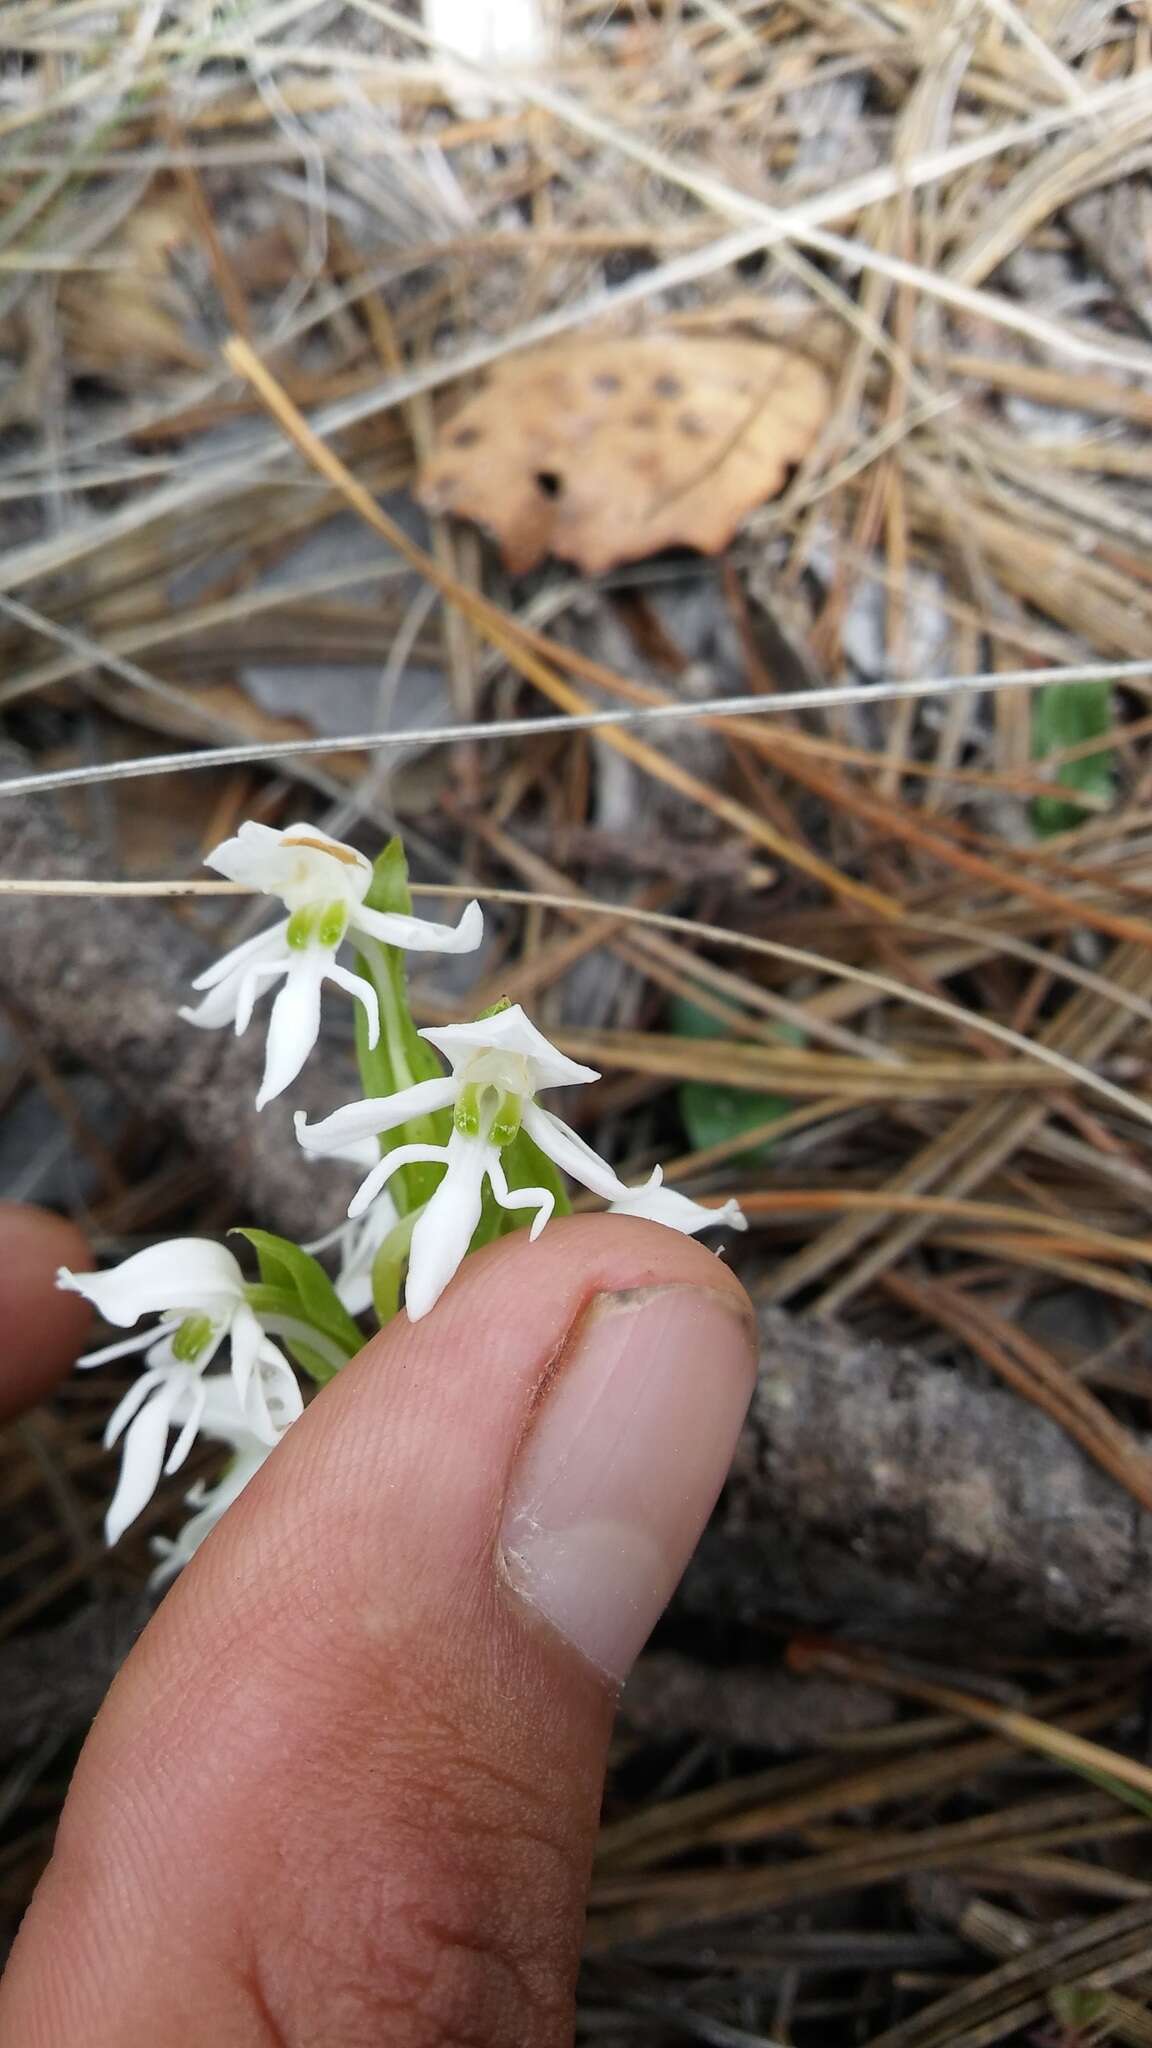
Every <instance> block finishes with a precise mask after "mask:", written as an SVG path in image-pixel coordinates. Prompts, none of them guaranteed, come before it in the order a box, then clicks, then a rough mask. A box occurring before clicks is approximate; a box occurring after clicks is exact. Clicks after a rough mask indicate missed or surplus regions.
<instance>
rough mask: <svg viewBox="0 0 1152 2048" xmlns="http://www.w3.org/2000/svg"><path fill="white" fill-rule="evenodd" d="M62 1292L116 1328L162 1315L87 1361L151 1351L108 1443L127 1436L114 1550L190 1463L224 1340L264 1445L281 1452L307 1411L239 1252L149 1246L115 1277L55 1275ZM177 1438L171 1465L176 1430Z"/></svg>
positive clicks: (202, 1242)
mask: <svg viewBox="0 0 1152 2048" xmlns="http://www.w3.org/2000/svg"><path fill="white" fill-rule="evenodd" d="M56 1284H57V1286H58V1287H62V1288H64V1289H65V1290H66V1291H67V1292H69V1293H72V1294H82V1295H83V1296H84V1298H85V1300H86V1301H90V1302H91V1303H92V1304H93V1306H94V1307H95V1308H97V1309H98V1310H99V1311H100V1314H101V1315H102V1316H103V1317H104V1318H105V1320H106V1321H107V1322H110V1323H119V1324H120V1325H121V1326H122V1327H123V1328H128V1327H129V1326H130V1325H131V1324H132V1323H135V1322H137V1321H138V1320H139V1318H140V1317H141V1316H145V1315H156V1314H159V1316H160V1321H159V1322H158V1323H154V1324H153V1325H152V1326H151V1328H149V1329H147V1330H142V1331H137V1332H136V1333H135V1334H134V1335H133V1336H131V1337H127V1338H124V1339H122V1340H120V1341H119V1342H117V1343H115V1344H106V1345H104V1346H103V1347H102V1348H101V1349H100V1350H98V1351H89V1352H87V1353H86V1354H85V1356H84V1357H83V1358H81V1359H80V1360H79V1363H80V1364H81V1365H82V1366H91V1365H103V1364H105V1363H106V1361H107V1360H109V1359H111V1358H125V1357H127V1356H128V1355H129V1354H130V1353H131V1352H134V1351H143V1352H144V1353H145V1358H144V1364H145V1368H146V1370H145V1371H144V1372H143V1373H142V1375H141V1377H140V1378H139V1379H138V1380H137V1381H136V1383H135V1385H134V1386H132V1387H130V1388H129V1390H128V1392H127V1393H126V1394H125V1396H124V1398H123V1400H122V1401H121V1402H119V1403H118V1405H117V1407H116V1408H115V1409H114V1410H113V1412H112V1415H111V1417H110V1418H109V1422H108V1427H107V1429H106V1430H105V1432H104V1442H105V1444H106V1445H107V1446H109V1447H111V1445H112V1444H114V1443H116V1442H117V1441H118V1439H119V1438H120V1437H121V1435H123V1436H124V1454H123V1458H122V1460H121V1465H120V1478H119V1481H118V1483H117V1487H116V1492H115V1494H114V1496H113V1500H112V1505H111V1507H110V1508H109V1510H108V1515H107V1521H106V1525H105V1526H106V1533H107V1537H108V1541H109V1543H115V1542H117V1541H118V1540H119V1538H120V1537H121V1536H122V1535H123V1534H124V1531H125V1529H127V1528H128V1526H129V1524H130V1523H132V1522H134V1521H135V1520H136V1517H137V1515H138V1514H140V1512H141V1510H142V1509H143V1508H144V1507H146V1506H147V1504H148V1502H149V1501H150V1500H151V1498H152V1495H153V1493H154V1492H155V1491H156V1487H157V1485H158V1483H159V1479H160V1473H161V1470H163V1471H165V1472H176V1471H178V1470H179V1468H180V1466H181V1465H182V1464H183V1463H184V1460H185V1459H186V1458H187V1456H188V1453H189V1451H190V1450H191V1448H192V1444H193V1441H194V1439H195V1436H196V1433H197V1431H198V1429H199V1428H200V1424H201V1419H202V1417H203V1415H204V1413H205V1407H206V1402H207V1394H206V1392H205V1388H206V1385H207V1382H206V1381H205V1379H204V1373H205V1371H206V1369H207V1367H208V1366H209V1365H210V1364H211V1362H212V1359H213V1358H214V1357H215V1355H216V1353H217V1351H218V1350H219V1348H220V1346H221V1344H222V1343H223V1342H224V1339H225V1338H226V1337H227V1338H228V1339H229V1342H230V1346H231V1353H232V1371H231V1382H232V1385H233V1387H234V1389H235V1394H236V1402H237V1407H238V1410H239V1412H240V1413H241V1414H242V1415H243V1416H244V1417H245V1421H246V1424H247V1427H248V1428H249V1429H250V1430H251V1432H252V1434H253V1435H254V1436H256V1437H258V1438H259V1439H260V1440H261V1441H262V1442H263V1443H265V1444H268V1445H271V1444H274V1443H275V1442H276V1441H277V1439H278V1437H279V1436H280V1434H281V1432H282V1431H283V1430H284V1429H285V1428H286V1427H287V1424H288V1423H289V1422H291V1421H294V1420H295V1418H296V1416H297V1415H299V1414H300V1412H301V1409H302V1407H303V1402H302V1400H301V1396H300V1388H299V1386H298V1384H297V1381H296V1375H295V1373H294V1372H293V1371H292V1368H291V1366H290V1365H289V1363H288V1360H287V1359H286V1358H285V1356H284V1354H283V1352H282V1351H280V1350H279V1349H278V1348H277V1346H276V1345H275V1344H273V1343H272V1342H271V1340H270V1339H269V1337H268V1336H267V1335H266V1333H265V1331H264V1329H263V1327H262V1325H261V1323H260V1322H259V1321H258V1319H257V1317H256V1315H255V1314H254V1313H253V1311H252V1309H251V1308H250V1307H249V1305H248V1302H247V1299H246V1297H245V1292H244V1276H243V1274H242V1272H241V1270H240V1267H239V1266H238V1264H237V1263H236V1260H235V1259H234V1258H233V1256H232V1254H231V1252H230V1251H227V1250H226V1249H225V1247H224V1246H223V1245H219V1244H213V1243H212V1242H211V1241H210V1240H208V1239H206V1238H199V1237H180V1238H174V1239H172V1240H171V1241H170V1242H169V1243H167V1244H157V1245H151V1246H149V1248H148V1250H147V1251H143V1252H137V1253H136V1254H135V1256H134V1257H133V1258H130V1259H125V1260H124V1262H123V1264H122V1265H119V1266H114V1267H113V1268H112V1270H111V1271H110V1272H107V1273H71V1272H69V1270H68V1268H67V1267H66V1266H62V1267H61V1268H60V1271H59V1273H58V1274H57V1276H56ZM173 1428H175V1429H178V1431H179V1434H178V1436H177V1438H176V1442H175V1444H174V1445H173V1448H172V1450H171V1452H170V1454H169V1455H168V1457H167V1459H165V1455H164V1452H165V1446H166V1444H167V1441H168V1431H169V1430H170V1429H173Z"/></svg>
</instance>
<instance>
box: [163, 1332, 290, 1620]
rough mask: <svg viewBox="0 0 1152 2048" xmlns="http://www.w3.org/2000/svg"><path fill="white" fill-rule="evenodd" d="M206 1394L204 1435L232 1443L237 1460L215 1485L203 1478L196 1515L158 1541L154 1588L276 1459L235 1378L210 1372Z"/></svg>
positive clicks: (192, 1496)
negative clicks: (252, 1420) (175, 1533)
mask: <svg viewBox="0 0 1152 2048" xmlns="http://www.w3.org/2000/svg"><path fill="white" fill-rule="evenodd" d="M202 1390H203V1408H202V1411H201V1415H200V1423H199V1434H200V1435H201V1436H206V1437H210V1438H211V1439H212V1440H213V1441H214V1442H218V1443H224V1444H228V1445H230V1446H231V1450H232V1457H231V1458H230V1460H229V1462H228V1464H227V1466H226V1467H225V1469H224V1472H223V1473H222V1474H221V1476H220V1478H219V1479H218V1480H217V1481H216V1484H215V1485H214V1486H208V1485H207V1484H206V1483H205V1481H204V1480H203V1479H198V1480H197V1481H196V1484H195V1486H193V1487H191V1488H190V1489H189V1491H188V1492H187V1493H186V1494H185V1496H184V1504H185V1506H186V1507H190V1508H193V1509H194V1510H195V1513H194V1514H193V1515H192V1516H191V1517H190V1518H189V1520H188V1521H187V1522H185V1524H184V1527H183V1528H182V1529H181V1531H180V1534H179V1535H178V1536H176V1537H169V1536H154V1537H153V1538H152V1549H153V1552H154V1554H155V1555H156V1556H157V1557H158V1558H159V1560H160V1562H159V1564H158V1565H157V1566H156V1569H155V1571H154V1572H153V1573H152V1577H151V1580H150V1584H151V1585H153V1586H162V1585H164V1584H165V1583H166V1581H167V1580H168V1579H170V1578H173V1577H174V1576H175V1574H176V1573H177V1572H178V1571H182V1570H183V1568H184V1566H185V1565H186V1564H187V1563H188V1562H189V1560H190V1558H192V1557H193V1556H194V1555H195V1553H196V1551H198V1550H199V1548H200V1545H201V1544H202V1543H203V1541H204V1538H205V1537H206V1536H208V1535H210V1534H211V1532H212V1530H213V1529H214V1528H215V1527H216V1524H217V1522H218V1521H219V1520H220V1518H221V1516H222V1515H223V1514H224V1512H225V1510H226V1509H227V1508H230V1507H231V1505H232V1503H233V1501H234V1500H237V1499H238V1498H239V1496H240V1495H241V1494H242V1493H243V1491H244V1488H245V1487H246V1486H247V1484H248V1481H249V1480H250V1479H254V1478H255V1476H256V1474H257V1472H258V1471H259V1470H260V1467H261V1465H263V1464H265V1463H266V1462H267V1460H268V1459H269V1458H270V1457H271V1456H272V1450H273V1446H272V1445H271V1444H268V1443H266V1442H265V1441H264V1439H263V1438H262V1437H258V1436H257V1435H256V1433H255V1431H254V1430H253V1429H252V1427H251V1425H250V1424H249V1422H248V1421H247V1419H246V1417H245V1415H244V1412H243V1410H242V1408H241V1406H240V1403H239V1401H238V1400H237V1398H236V1388H235V1386H234V1385H233V1382H232V1377H231V1374H229V1373H218V1372H214V1373H209V1374H208V1377H207V1378H206V1379H205V1380H204V1382H203V1389H202ZM293 1419H294V1418H293V1417H291V1416H290V1417H289V1418H288V1420H287V1421H285V1422H284V1423H283V1425H282V1427H281V1428H280V1429H279V1431H278V1434H279V1435H283V1432H284V1430H285V1429H287V1428H288V1425H289V1422H291V1421H292V1420H293Z"/></svg>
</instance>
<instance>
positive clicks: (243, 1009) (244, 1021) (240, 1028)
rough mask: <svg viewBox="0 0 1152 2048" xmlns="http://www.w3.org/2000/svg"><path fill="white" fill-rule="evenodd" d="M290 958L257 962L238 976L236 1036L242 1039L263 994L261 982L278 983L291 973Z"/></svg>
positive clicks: (284, 956)
mask: <svg viewBox="0 0 1152 2048" xmlns="http://www.w3.org/2000/svg"><path fill="white" fill-rule="evenodd" d="M292 966H293V960H292V956H291V955H290V954H288V953H285V954H284V955H283V956H282V957H281V958H279V959H276V960H258V961H257V963H256V965H255V967H249V968H246V969H245V971H244V973H243V974H242V975H241V976H240V980H239V983H238V985H237V989H236V1004H235V1008H236V1015H235V1019H234V1022H235V1025H236V1036H237V1038H243V1036H244V1033H245V1032H246V1031H247V1029H248V1026H249V1025H250V1023H251V1022H252V1012H253V1010H254V1009H255V1008H256V1004H257V1002H258V1001H259V999H260V996H261V995H262V993H263V990H262V989H261V986H260V984H261V982H273V981H278V980H279V978H280V976H281V975H282V974H290V973H291V972H292Z"/></svg>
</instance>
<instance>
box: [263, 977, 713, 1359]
mask: <svg viewBox="0 0 1152 2048" xmlns="http://www.w3.org/2000/svg"><path fill="white" fill-rule="evenodd" d="M420 1035H421V1037H422V1038H426V1039H428V1040H429V1042H430V1043H431V1044H432V1045H434V1046H435V1047H436V1048H437V1050H438V1051H439V1052H441V1053H442V1054H443V1055H444V1057H445V1059H446V1060H447V1061H448V1063H449V1066H450V1067H451V1069H452V1072H451V1074H450V1075H445V1077H444V1078H443V1079H442V1080H439V1081H418V1082H417V1083H416V1085H415V1086H414V1087H412V1088H403V1089H401V1090H400V1091H399V1092H398V1093H397V1094H395V1095H389V1096H382V1097H379V1098H376V1099H373V1100H370V1101H367V1102H353V1103H349V1104H348V1105H347V1107H346V1108H344V1109H338V1110H336V1111H335V1112H334V1114H333V1115H332V1116H329V1117H326V1118H325V1119H324V1121H323V1122H322V1123H318V1124H313V1125H309V1124H308V1123H307V1122H306V1121H305V1119H304V1117H303V1116H298V1117H297V1119H296V1135H297V1137H298V1138H299V1140H300V1143H301V1144H302V1145H303V1146H304V1147H305V1149H306V1150H308V1151H329V1150H331V1148H332V1147H333V1146H344V1145H349V1144H354V1143H356V1142H358V1141H361V1140H363V1139H364V1138H369V1137H379V1136H381V1135H382V1134H383V1133H384V1132H386V1131H394V1130H396V1129H398V1128H399V1126H400V1125H401V1124H405V1123H408V1122H409V1121H410V1120H411V1119H414V1118H418V1117H424V1116H429V1115H431V1114H433V1113H434V1112H435V1111H437V1110H441V1109H451V1111H452V1121H453V1129H452V1133H451V1136H450V1137H449V1140H448V1143H447V1145H399V1146H397V1147H396V1148H395V1149H394V1150H393V1151H391V1152H389V1153H387V1154H386V1155H385V1157H384V1158H383V1159H381V1160H380V1162H379V1163H378V1165H376V1166H374V1167H373V1169H372V1172H371V1173H370V1174H369V1175H368V1178H367V1179H366V1180H365V1181H364V1182H363V1184H362V1185H361V1187H360V1188H359V1189H358V1191H357V1193H356V1194H355V1196H354V1197H353V1199H352V1203H351V1205H350V1208H349V1211H348V1213H349V1215H350V1216H359V1215H362V1214H363V1213H364V1211H365V1210H366V1209H367V1208H368V1207H369V1204H370V1203H372V1202H373V1201H374V1200H375V1198H376V1197H377V1195H378V1194H379V1192H380V1190H381V1188H383V1187H384V1185H385V1183H386V1182H387V1180H388V1179H389V1177H390V1176H391V1175H392V1174H393V1173H395V1172H396V1171H397V1169H398V1168H399V1167H401V1166H406V1165H409V1164H411V1163H414V1162H415V1161H417V1160H425V1161H436V1162H439V1163H440V1164H442V1165H443V1166H445V1167H446V1168H447V1171H446V1173H445V1175H444V1178H443V1180H442V1181H441V1182H440V1185H439V1187H438V1188H437V1189H436V1191H435V1193H434V1194H433V1195H432V1197H431V1199H430V1200H429V1201H428V1203H427V1204H426V1205H425V1207H424V1209H423V1210H422V1212H421V1214H420V1216H419V1218H418V1220H417V1222H416V1224H415V1227H414V1229H413V1232H412V1247H411V1252H410V1256H409V1263H408V1280H407V1285H406V1287H405V1295H404V1299H405V1306H406V1308H407V1310H408V1314H409V1316H410V1318H411V1320H412V1321H413V1322H417V1321H418V1320H419V1319H420V1317H421V1316H425V1315H427V1313H428V1311H429V1309H430V1308H432V1307H433V1306H434V1305H435V1303H436V1302H437V1301H438V1300H439V1298H440V1296H441V1294H442V1293H443V1291H444V1289H445V1287H446V1286H447V1285H448V1282H449V1280H450V1279H451V1278H452V1275H453V1274H454V1273H455V1271H456V1268H457V1267H458V1265H459V1264H460V1261H461V1259H462V1258H463V1257H464V1255H465V1253H466V1252H467V1250H468V1246H469V1244H470V1243H471V1240H472V1235H473V1232H474V1231H475V1229H476V1226H477V1224H478V1223H479V1221H480V1212H481V1206H482V1201H483V1194H484V1184H485V1181H487V1184H488V1186H489V1187H490V1188H491V1190H492V1193H493V1195H494V1196H495V1198H496V1200H497V1202H498V1203H499V1204H500V1206H501V1207H502V1208H504V1209H531V1210H533V1211H534V1212H535V1214H534V1215H533V1219H532V1225H531V1231H530V1235H531V1237H533V1238H536V1237H538V1236H539V1235H540V1232H541V1231H542V1230H543V1228H544V1225H545V1224H546V1223H547V1221H548V1219H549V1217H550V1216H551V1214H552V1210H553V1207H554V1200H553V1196H552V1194H551V1193H550V1191H549V1190H548V1189H547V1188H516V1189H510V1188H509V1186H508V1179H507V1175H506V1174H505V1171H504V1167H503V1164H502V1161H501V1153H502V1152H503V1151H504V1148H505V1147H506V1146H507V1145H510V1144H511V1143H512V1141H513V1139H514V1138H515V1137H516V1136H517V1135H518V1133H519V1132H520V1131H521V1130H524V1131H526V1132H527V1134H528V1136H529V1137H530V1138H531V1139H532V1140H533V1141H534V1143H535V1144H536V1145H538V1146H539V1148H540V1150H541V1151H542V1152H543V1153H545V1154H546V1155H547V1157H548V1158H549V1159H551V1160H553V1161H554V1163H555V1164H556V1165H557V1166H559V1167H561V1168H562V1169H563V1171H564V1172H565V1173H569V1174H571V1175H572V1178H573V1179H574V1180H578V1181H579V1182H580V1183H581V1184H582V1185H583V1186H584V1187H586V1188H590V1189H591V1190H592V1192H593V1194H597V1195H600V1196H602V1197H603V1198H604V1200H606V1201H608V1202H619V1203H625V1204H626V1203H628V1202H630V1201H634V1200H636V1199H639V1197H640V1196H641V1195H646V1194H647V1193H648V1190H640V1191H637V1190H632V1189H629V1188H627V1187H625V1185H624V1183H623V1181H621V1180H620V1178H619V1176H618V1175H617V1174H616V1173H615V1172H614V1171H613V1169H612V1167H610V1166H609V1165H608V1162H607V1161H606V1160H604V1159H601V1157H600V1155H599V1153H598V1152H594V1151H593V1150H592V1147H591V1146H590V1145H586V1144H585V1142H584V1140H583V1138H581V1137H578V1136H577V1133H576V1132H575V1131H573V1130H571V1129H570V1128H569V1126H568V1125H567V1124H566V1123H563V1122H562V1121H561V1119H560V1118H559V1117H557V1116H553V1115H552V1113H551V1111H549V1110H546V1109H542V1108H541V1107H540V1105H539V1103H538V1102H537V1101H536V1096H537V1094H538V1093H539V1091H540V1090H541V1089H543V1088H557V1087H567V1086H572V1085H573V1084H575V1083H580V1082H584V1081H596V1080H598V1079H599V1075H598V1074H597V1072H596V1069H595V1068H594V1067H583V1066H580V1065H578V1064H577V1062H576V1061H575V1060H570V1059H568V1058H566V1057H565V1055H564V1054H563V1053H562V1052H558V1051H557V1049H556V1047H555V1046H554V1045H552V1044H550V1043H549V1041H548V1039H546V1038H545V1037H544V1035H543V1033H542V1032H540V1031H538V1030H537V1029H536V1026H535V1025H534V1024H533V1023H531V1022H530V1021H529V1019H528V1018H527V1017H526V1016H525V1014H524V1012H523V1010H522V1009H521V1008H520V1006H519V1004H518V1003H516V1004H509V1005H505V1006H504V1007H503V1008H501V1009H498V1010H496V1011H495V1012H494V1013H492V1014H490V1015H489V1016H487V1017H480V1018H478V1019H477V1020H476V1022H475V1023H474V1024H452V1025H445V1026H443V1027H441V1028H439V1029H436V1030H429V1031H423V1032H421V1034H420ZM664 1199H665V1203H666V1204H667V1202H668V1200H669V1199H671V1200H673V1201H675V1202H679V1201H681V1200H682V1199H683V1198H682V1197H670V1196H669V1194H668V1192H667V1191H666V1192H665V1196H664ZM688 1206H689V1207H691V1208H693V1209H695V1207H696V1205H695V1204H690V1205H688ZM633 1213H636V1212H635V1211H634V1212H633ZM707 1215H708V1220H709V1221H722V1220H724V1219H723V1218H722V1217H720V1216H719V1215H718V1214H716V1213H715V1212H713V1211H708V1212H707ZM660 1220H665V1219H664V1218H661V1219H660ZM678 1227H680V1228H684V1227H685V1226H684V1225H683V1224H682V1223H681V1224H679V1226H678ZM692 1227H693V1228H696V1229H699V1228H701V1227H702V1225H701V1224H699V1223H696V1224H694V1225H693V1226H692Z"/></svg>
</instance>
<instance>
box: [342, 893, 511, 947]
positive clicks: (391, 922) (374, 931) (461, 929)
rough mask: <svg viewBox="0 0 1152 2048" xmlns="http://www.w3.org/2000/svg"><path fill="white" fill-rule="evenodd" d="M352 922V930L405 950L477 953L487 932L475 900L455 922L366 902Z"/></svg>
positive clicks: (481, 913) (354, 912) (355, 914)
mask: <svg viewBox="0 0 1152 2048" xmlns="http://www.w3.org/2000/svg"><path fill="white" fill-rule="evenodd" d="M349 922H350V929H351V930H352V931H354V932H363V933H364V934H365V936H366V937H367V938H370V939H379V940H380V942H381V944H382V945H385V946H401V947H403V949H404V951H405V952H406V953H474V952H475V950H476V948H477V946H478V945H479V944H480V941H481V939H482V938H483V936H484V913H483V911H482V910H481V908H480V905H479V904H478V903H476V902H472V903H466V904H465V906H464V909H463V911H462V913H461V916H460V922H459V924H455V925H453V924H434V923H433V921H432V920H431V918H426V917H406V916H405V915H404V914H403V912H401V911H392V910H369V909H368V908H367V907H366V906H365V905H364V904H360V905H359V906H358V908H357V909H355V910H354V911H353V912H352V916H351V919H350V921H349Z"/></svg>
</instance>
